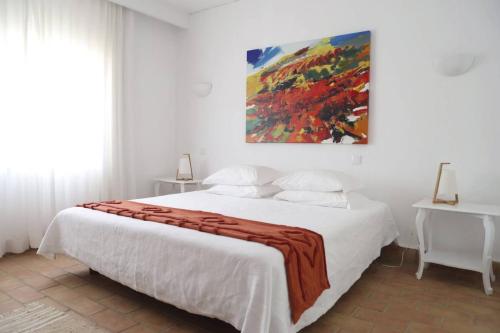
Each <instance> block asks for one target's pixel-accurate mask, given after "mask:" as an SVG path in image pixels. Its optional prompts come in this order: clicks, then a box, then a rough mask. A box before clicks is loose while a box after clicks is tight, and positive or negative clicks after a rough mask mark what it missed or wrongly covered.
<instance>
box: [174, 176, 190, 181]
mask: <svg viewBox="0 0 500 333" xmlns="http://www.w3.org/2000/svg"><path fill="white" fill-rule="evenodd" d="M175 180H183V181H188V180H193V178H179V177H176V178H175Z"/></svg>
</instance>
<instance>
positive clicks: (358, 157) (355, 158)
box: [352, 155, 363, 165]
mask: <svg viewBox="0 0 500 333" xmlns="http://www.w3.org/2000/svg"><path fill="white" fill-rule="evenodd" d="M362 161H363V158H362V157H361V155H352V165H360V164H361V162H362Z"/></svg>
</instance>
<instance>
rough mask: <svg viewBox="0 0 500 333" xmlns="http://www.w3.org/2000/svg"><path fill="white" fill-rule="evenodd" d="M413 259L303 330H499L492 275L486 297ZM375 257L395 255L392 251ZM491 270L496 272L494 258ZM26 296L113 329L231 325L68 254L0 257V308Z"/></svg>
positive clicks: (466, 276)
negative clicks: (419, 268)
mask: <svg viewBox="0 0 500 333" xmlns="http://www.w3.org/2000/svg"><path fill="white" fill-rule="evenodd" d="M397 251H399V249H397ZM416 258H417V255H416V252H414V251H408V252H407V255H406V261H405V264H404V266H403V267H402V268H387V267H384V266H382V265H381V263H380V261H377V262H375V263H374V264H372V265H371V267H370V268H369V269H368V270H367V271H366V272H365V273H364V274H363V276H362V278H361V279H360V280H359V281H358V282H357V283H356V284H355V285H354V286H353V287H352V288H351V290H350V291H349V292H348V293H347V294H345V295H344V296H343V297H342V298H341V300H340V301H339V302H338V304H337V305H336V306H335V307H334V308H333V309H331V310H330V311H329V312H328V313H326V314H325V315H324V316H323V317H322V318H321V319H320V320H319V321H318V322H316V323H315V324H313V325H311V326H310V327H308V328H306V329H304V330H303V331H302V332H304V333H319V332H321V333H336V332H406V333H409V332H412V333H414V332H453V333H460V332H500V284H499V283H498V280H497V282H496V283H495V284H494V287H495V289H496V292H495V294H494V295H493V296H489V297H488V296H485V295H484V293H483V292H482V280H481V275H480V274H479V273H473V272H467V271H463V270H457V269H451V268H446V267H441V266H437V265H431V266H430V268H429V269H428V270H427V271H425V272H424V278H423V279H422V280H421V281H418V280H416V279H415V271H416ZM381 260H384V261H393V262H394V261H397V260H396V258H395V257H394V250H392V251H391V250H390V251H388V252H387V253H386V254H385V255H384V256H383V259H381ZM496 272H497V275H500V269H499V267H498V265H497V267H496ZM499 280H500V276H499ZM334 283H335V282H334ZM33 301H39V302H44V303H47V304H51V305H52V306H55V307H57V308H59V309H62V310H64V311H74V312H77V313H79V314H80V315H83V316H84V317H87V318H88V319H90V320H92V321H94V322H95V323H96V324H97V325H98V326H101V327H103V328H106V329H108V330H110V331H113V332H128V333H139V332H178V333H185V332H199V333H207V332H217V333H224V332H236V330H234V329H233V328H232V327H231V326H229V325H227V324H225V323H222V322H220V321H217V320H214V319H208V318H204V317H200V316H195V315H192V314H189V313H187V312H184V311H181V310H178V309H176V308H175V307H173V306H169V305H166V304H163V303H161V302H158V301H156V300H154V299H152V298H150V297H147V296H144V295H142V294H139V293H137V292H135V291H133V290H131V289H128V288H126V287H124V286H122V285H120V284H118V283H116V282H113V281H111V280H109V279H107V278H105V277H103V276H101V275H95V274H89V271H88V269H87V267H85V266H84V265H82V264H80V263H79V262H77V261H76V260H73V259H71V258H67V257H64V256H59V257H58V258H57V259H56V260H55V261H51V260H47V259H45V258H42V257H40V256H37V255H35V253H34V252H33V251H28V252H26V253H24V254H20V255H8V256H6V257H4V258H1V259H0V313H5V312H8V311H10V310H13V309H16V308H19V307H22V306H23V304H26V303H30V302H33Z"/></svg>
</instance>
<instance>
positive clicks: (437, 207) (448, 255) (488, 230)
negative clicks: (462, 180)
mask: <svg viewBox="0 0 500 333" xmlns="http://www.w3.org/2000/svg"><path fill="white" fill-rule="evenodd" d="M413 207H415V208H418V211H417V217H416V221H415V222H416V225H417V235H418V243H419V252H420V262H419V265H418V271H417V279H419V280H420V279H421V278H422V273H423V271H424V268H427V265H428V263H435V264H440V265H446V266H451V267H456V268H463V269H468V270H471V271H476V272H480V273H482V274H483V285H484V292H485V293H486V295H491V294H493V289H492V288H491V281H495V275H494V274H493V267H492V251H493V243H494V241H495V224H494V221H493V220H494V217H495V216H500V206H493V205H481V204H474V203H465V202H461V203H459V204H457V205H455V206H450V205H445V204H433V203H432V199H423V200H421V201H419V202H417V203H415V204H413ZM432 211H445V212H454V213H460V214H465V215H468V216H470V217H474V218H478V219H480V220H482V222H483V227H484V245H483V253H482V255H480V254H477V255H474V254H463V253H462V254H457V253H454V252H452V251H443V250H433V249H432V233H431V232H430V230H428V231H427V234H426V233H425V232H424V228H425V222H426V220H427V219H428V217H429V216H430V214H431V213H432ZM427 229H428V228H427ZM424 234H426V235H425V236H424ZM490 279H491V281H490Z"/></svg>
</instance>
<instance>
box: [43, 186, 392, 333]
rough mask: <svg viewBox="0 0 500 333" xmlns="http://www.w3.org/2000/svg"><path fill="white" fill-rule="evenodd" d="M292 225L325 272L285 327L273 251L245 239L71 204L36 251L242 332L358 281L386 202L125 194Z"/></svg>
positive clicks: (388, 230)
mask: <svg viewBox="0 0 500 333" xmlns="http://www.w3.org/2000/svg"><path fill="white" fill-rule="evenodd" d="M134 201H138V202H142V203H147V204H153V205H160V206H167V207H174V208H183V209H190V210H202V211H207V212H215V213H220V214H223V215H227V216H233V217H238V218H244V219H249V220H255V221H262V222H267V223H274V224H285V225H290V226H299V227H302V228H306V229H309V230H312V231H315V232H317V233H320V234H321V235H322V237H323V240H324V245H325V256H326V263H327V272H328V279H329V281H330V285H331V288H330V289H327V290H325V291H324V292H323V293H322V294H321V296H320V297H319V298H318V299H317V301H316V303H315V304H314V305H313V306H312V307H310V308H309V309H308V310H306V311H305V312H304V313H303V314H302V316H301V317H300V320H299V321H298V322H297V323H295V324H293V323H292V320H291V317H290V306H289V301H288V290H287V283H286V275H285V268H284V264H283V256H282V254H281V253H280V252H279V251H278V250H276V249H275V248H272V247H269V246H265V245H262V244H259V243H255V242H248V241H244V240H239V239H235V238H229V237H223V236H217V235H213V234H209V233H202V232H199V231H195V230H190V229H185V228H179V227H175V226H170V225H164V224H159V223H154V222H141V221H137V220H135V219H132V218H129V217H123V216H117V215H112V214H107V213H103V212H99V211H95V210H90V209H86V208H80V207H74V208H69V209H66V210H63V211H61V212H60V213H59V214H58V215H57V216H56V217H55V219H54V221H53V222H52V223H51V225H50V226H49V228H48V230H47V232H46V234H45V237H44V239H43V240H42V243H41V245H40V248H39V250H38V254H41V255H44V256H46V257H54V255H55V254H59V253H62V254H66V255H69V256H72V257H74V258H76V259H78V260H79V261H81V262H82V263H84V264H86V265H88V266H89V267H90V268H92V269H93V270H96V271H98V272H99V273H101V274H103V275H105V276H107V277H109V278H111V279H113V280H115V281H118V282H120V283H122V284H124V285H126V286H128V287H130V288H132V289H134V290H137V291H139V292H142V293H144V294H147V295H149V296H152V297H155V298H156V299H158V300H161V301H164V302H166V303H169V304H172V305H174V306H176V307H178V308H181V309H184V310H186V311H189V312H191V313H196V314H200V315H204V316H207V317H213V318H218V319H220V320H223V321H225V322H227V323H229V324H231V325H233V326H234V327H235V328H237V329H239V330H241V332H243V333H288V332H298V331H299V330H300V329H302V328H303V327H305V326H307V325H310V324H311V323H313V322H314V321H316V320H317V319H318V318H319V317H320V316H321V315H323V314H324V313H325V312H327V311H328V310H329V309H330V308H331V307H332V306H333V305H334V304H335V302H336V301H337V300H338V299H339V298H340V297H341V296H342V294H344V293H345V292H346V291H347V290H349V288H350V287H351V286H352V285H353V284H354V283H355V282H356V281H357V280H358V279H359V277H360V276H361V274H362V273H363V271H364V270H365V269H366V268H367V267H368V266H369V265H370V264H371V262H372V261H373V260H374V259H376V258H377V257H378V256H379V255H380V249H381V248H382V247H383V246H385V245H388V244H389V243H391V242H392V241H393V240H394V239H395V238H396V237H397V236H398V232H397V229H396V225H395V223H394V220H393V218H392V215H391V212H390V210H389V208H388V206H387V205H386V204H384V203H381V202H377V201H372V200H368V199H366V200H364V201H363V203H362V204H359V205H358V206H359V207H357V208H356V209H338V208H328V207H319V206H308V205H301V204H296V203H290V202H285V201H278V200H273V199H271V198H269V199H248V198H237V197H230V196H223V195H214V194H210V193H207V192H205V191H195V192H188V193H181V194H172V195H165V196H159V197H153V198H145V199H138V200H134Z"/></svg>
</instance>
